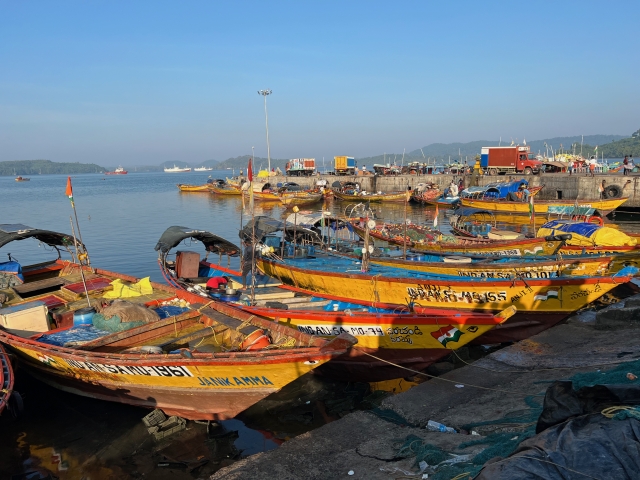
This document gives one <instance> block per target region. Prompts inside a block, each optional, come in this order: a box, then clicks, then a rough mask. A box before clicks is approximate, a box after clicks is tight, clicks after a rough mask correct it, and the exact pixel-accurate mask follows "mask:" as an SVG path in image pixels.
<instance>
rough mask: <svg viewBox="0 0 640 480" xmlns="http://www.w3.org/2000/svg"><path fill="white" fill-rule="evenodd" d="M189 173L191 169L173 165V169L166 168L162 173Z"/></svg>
mask: <svg viewBox="0 0 640 480" xmlns="http://www.w3.org/2000/svg"><path fill="white" fill-rule="evenodd" d="M190 171H191V167H176V166H175V165H174V166H173V168H166V167H165V169H164V173H182V172H190Z"/></svg>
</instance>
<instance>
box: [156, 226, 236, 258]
mask: <svg viewBox="0 0 640 480" xmlns="http://www.w3.org/2000/svg"><path fill="white" fill-rule="evenodd" d="M187 238H193V239H194V240H198V241H199V242H202V243H203V244H204V247H205V249H206V250H207V251H208V252H216V253H224V254H226V255H229V256H234V255H238V254H239V253H240V247H238V246H236V245H234V244H233V243H231V242H230V241H228V240H225V239H224V238H222V237H219V236H218V235H214V234H213V233H211V232H207V231H206V230H194V229H192V228H187V227H178V226H173V227H169V228H167V229H166V230H165V231H164V233H163V234H162V236H161V237H160V240H158V243H157V245H156V246H155V250H156V251H160V252H162V253H167V252H168V251H169V250H171V249H172V248H173V247H176V246H178V245H179V244H180V242H182V241H183V240H185V239H187Z"/></svg>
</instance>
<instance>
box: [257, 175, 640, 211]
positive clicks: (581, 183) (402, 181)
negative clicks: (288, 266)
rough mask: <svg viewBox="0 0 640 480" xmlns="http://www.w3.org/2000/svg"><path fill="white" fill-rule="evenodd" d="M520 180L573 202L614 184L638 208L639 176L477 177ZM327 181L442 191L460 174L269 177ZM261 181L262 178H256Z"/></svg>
mask: <svg viewBox="0 0 640 480" xmlns="http://www.w3.org/2000/svg"><path fill="white" fill-rule="evenodd" d="M520 178H526V179H527V180H528V181H529V183H530V184H531V185H532V186H538V185H544V188H543V189H542V190H541V191H540V193H539V194H538V195H537V197H536V198H539V199H541V200H559V199H562V200H567V199H569V200H574V199H576V198H577V199H578V200H581V199H585V200H586V199H594V198H599V197H600V191H599V189H598V187H599V186H600V184H601V183H602V182H603V181H604V182H605V187H606V186H608V185H617V186H618V187H620V188H621V189H622V192H623V196H625V197H629V200H628V201H627V202H626V203H625V204H624V205H623V207H622V209H624V208H640V184H639V179H640V176H635V175H630V176H624V175H617V174H598V175H596V176H595V177H591V176H590V175H586V174H584V173H580V174H574V175H568V174H565V173H549V174H541V175H529V176H525V175H506V176H505V175H497V176H490V175H483V176H481V177H480V178H479V184H480V185H486V184H488V183H493V182H498V181H505V180H509V179H511V180H519V179H520ZM320 179H326V180H327V182H328V184H329V185H331V184H332V183H333V182H335V181H336V180H339V181H341V182H344V181H352V182H358V183H360V187H361V189H362V190H366V191H368V192H385V193H386V192H397V191H404V190H406V189H407V187H411V188H412V189H413V188H415V187H416V185H418V184H419V183H425V182H433V183H437V184H438V185H440V188H441V189H444V188H446V187H447V185H449V183H451V180H455V181H456V182H457V181H458V180H459V179H460V175H397V176H395V175H387V176H375V175H358V176H346V175H345V176H336V175H317V176H313V177H287V176H277V177H270V178H269V180H268V181H269V182H271V183H280V182H296V183H298V184H300V185H304V186H309V187H310V186H312V185H314V184H315V183H316V182H317V181H318V180H320ZM257 180H258V181H262V180H265V179H257ZM464 180H465V185H466V186H469V185H470V184H471V176H470V175H466V176H464Z"/></svg>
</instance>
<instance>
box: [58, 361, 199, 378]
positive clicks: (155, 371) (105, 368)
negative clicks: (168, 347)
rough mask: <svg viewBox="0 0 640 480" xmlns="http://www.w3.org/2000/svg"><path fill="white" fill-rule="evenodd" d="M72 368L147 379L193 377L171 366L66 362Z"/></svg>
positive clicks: (184, 369)
mask: <svg viewBox="0 0 640 480" xmlns="http://www.w3.org/2000/svg"><path fill="white" fill-rule="evenodd" d="M65 361H66V362H67V363H68V364H69V366H70V367H73V368H79V369H81V370H89V371H92V372H99V373H113V374H119V375H143V376H147V377H193V375H192V374H191V372H190V371H189V369H188V368H187V367H178V366H169V365H154V366H147V365H126V366H125V365H107V364H102V363H93V362H81V361H78V360H70V359H66V360H65Z"/></svg>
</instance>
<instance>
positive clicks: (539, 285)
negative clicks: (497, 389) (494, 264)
mask: <svg viewBox="0 0 640 480" xmlns="http://www.w3.org/2000/svg"><path fill="white" fill-rule="evenodd" d="M258 267H259V269H260V270H261V271H262V272H264V273H265V274H266V275H270V276H272V277H274V278H278V279H279V280H280V281H282V282H283V283H284V284H286V285H292V286H294V287H296V288H298V289H301V290H304V291H309V292H318V293H321V294H322V295H323V296H329V297H333V298H342V299H345V300H347V301H348V300H349V299H353V300H356V301H359V302H382V303H386V304H395V305H405V304H406V303H407V302H409V301H412V302H415V304H416V307H415V308H416V311H424V310H422V309H423V308H427V307H438V308H452V309H455V310H457V311H459V310H462V311H484V312H486V311H490V312H498V311H502V310H504V309H505V308H507V307H509V306H511V305H513V306H515V307H516V308H517V313H516V314H515V315H514V316H513V317H512V318H511V319H509V320H508V321H507V322H505V328H507V327H506V326H507V325H509V324H510V323H511V324H513V325H515V326H514V327H512V328H511V329H512V331H511V333H507V334H506V335H505V336H506V337H509V338H512V339H516V338H521V335H520V334H519V333H518V332H519V331H521V330H523V327H525V328H524V330H526V331H531V329H532V328H533V327H531V325H530V323H531V321H532V319H535V321H536V322H539V320H540V317H538V316H539V315H548V316H549V319H550V320H549V322H547V323H543V324H542V325H537V327H536V328H539V329H540V330H537V331H542V330H543V329H544V328H548V326H551V325H552V324H553V322H557V321H560V320H562V319H563V318H566V317H567V316H569V315H570V314H571V313H573V312H575V311H576V310H578V309H580V308H582V307H584V306H585V305H587V304H589V303H591V302H593V301H595V300H597V299H598V298H600V297H601V296H602V295H604V294H605V293H607V292H609V291H610V290H612V289H613V288H615V287H616V286H617V285H619V284H621V283H625V282H627V281H629V280H630V278H631V277H630V276H622V275H620V276H614V277H611V276H607V277H592V278H584V277H578V278H570V279H564V278H563V279H527V280H526V281H525V280H521V279H514V280H507V281H505V280H488V279H478V281H477V282H470V281H468V280H467V281H455V280H448V279H447V280H442V279H417V278H394V277H385V276H382V275H376V276H373V275H368V274H351V273H342V272H335V271H320V270H312V269H309V268H301V267H297V266H292V265H289V264H283V263H280V262H274V261H271V260H265V259H264V258H260V259H259V260H258ZM542 318H544V317H542ZM551 319H553V320H551ZM519 322H524V325H519Z"/></svg>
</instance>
